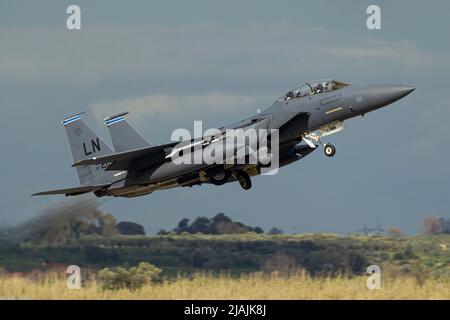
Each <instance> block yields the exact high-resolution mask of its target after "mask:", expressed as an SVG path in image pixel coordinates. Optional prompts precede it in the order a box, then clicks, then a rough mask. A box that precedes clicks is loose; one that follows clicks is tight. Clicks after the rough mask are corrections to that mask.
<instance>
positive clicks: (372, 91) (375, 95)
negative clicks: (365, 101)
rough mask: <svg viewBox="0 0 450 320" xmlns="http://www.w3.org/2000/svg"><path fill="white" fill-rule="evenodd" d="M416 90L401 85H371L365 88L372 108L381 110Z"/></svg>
mask: <svg viewBox="0 0 450 320" xmlns="http://www.w3.org/2000/svg"><path fill="white" fill-rule="evenodd" d="M415 89H416V88H415V87H411V86H402V85H386V84H382V85H371V86H368V87H367V88H366V90H367V95H368V96H369V100H370V102H371V104H372V106H373V107H374V108H381V107H384V106H386V105H388V104H391V103H392V102H394V101H397V100H399V99H401V98H403V97H405V96H407V95H408V94H410V93H411V92H413V91H414V90H415Z"/></svg>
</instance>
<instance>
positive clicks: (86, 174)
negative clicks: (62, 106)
mask: <svg viewBox="0 0 450 320" xmlns="http://www.w3.org/2000/svg"><path fill="white" fill-rule="evenodd" d="M62 124H63V126H64V127H65V129H66V133H67V138H68V139H69V144H70V149H71V151H72V156H73V160H74V162H77V161H78V160H82V159H85V158H87V157H96V156H104V155H108V154H112V153H113V150H112V149H111V147H110V146H108V145H107V144H106V143H105V142H104V141H103V140H102V139H101V138H100V137H99V136H98V135H97V134H95V133H94V132H93V131H92V130H91V129H90V128H89V127H88V126H87V125H86V124H85V123H84V121H83V120H82V119H81V113H80V114H77V115H74V116H71V117H68V118H66V119H64V120H63V121H62ZM76 169H77V173H78V178H79V179H80V184H81V185H82V186H86V185H100V184H106V183H111V182H112V181H113V180H114V179H113V178H114V177H113V176H114V174H115V172H114V171H105V170H104V169H105V168H104V166H103V165H97V166H78V167H76Z"/></svg>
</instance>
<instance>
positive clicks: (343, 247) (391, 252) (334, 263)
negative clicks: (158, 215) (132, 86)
mask: <svg viewBox="0 0 450 320" xmlns="http://www.w3.org/2000/svg"><path fill="white" fill-rule="evenodd" d="M449 248H450V235H443V234H442V235H436V236H413V237H406V236H401V237H384V236H378V237H374V236H360V235H355V236H339V235H335V234H304V235H287V234H283V235H266V234H256V233H245V234H230V235H205V234H189V233H182V234H174V233H172V234H170V235H164V236H161V235H160V236H120V235H116V236H113V237H103V236H100V235H89V236H81V237H80V238H79V239H78V242H77V243H72V244H70V245H64V246H49V245H40V244H31V243H21V244H15V245H5V246H0V266H2V267H3V268H5V270H6V271H8V272H17V271H20V272H30V271H33V270H48V269H51V266H52V265H66V266H67V265H72V264H75V265H78V266H80V267H81V268H87V269H97V270H99V269H102V268H105V267H117V266H135V265H138V264H139V262H142V261H145V262H149V263H151V264H154V265H155V266H157V267H158V268H161V269H163V270H164V271H163V273H164V275H166V276H170V277H174V276H176V275H177V274H178V273H180V272H181V273H195V272H199V271H204V270H207V271H212V272H214V273H220V272H221V271H224V270H229V271H230V272H232V273H233V274H241V273H249V272H258V271H264V270H266V271H274V270H279V269H283V270H286V269H296V268H302V269H304V270H306V271H307V272H308V273H309V274H310V275H313V276H325V275H339V274H342V275H344V274H345V275H361V274H364V273H365V268H367V266H368V265H370V264H377V265H380V266H381V267H382V269H383V270H384V269H389V270H390V271H392V272H396V273H398V274H413V272H414V268H415V266H416V265H417V264H419V265H421V266H423V268H425V269H426V270H428V272H429V273H430V274H431V275H433V276H435V277H441V276H445V275H446V276H449V267H448V266H449V265H450V250H449ZM44 262H45V263H46V265H45V266H43V263H44Z"/></svg>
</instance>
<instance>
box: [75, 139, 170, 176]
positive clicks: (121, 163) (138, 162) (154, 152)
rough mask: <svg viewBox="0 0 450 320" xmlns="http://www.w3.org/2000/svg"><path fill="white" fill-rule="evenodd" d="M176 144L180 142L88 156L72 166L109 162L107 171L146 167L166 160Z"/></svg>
mask: <svg viewBox="0 0 450 320" xmlns="http://www.w3.org/2000/svg"><path fill="white" fill-rule="evenodd" d="M176 144H178V142H173V143H168V144H163V145H159V146H154V147H148V148H141V149H135V150H131V151H124V152H119V153H113V154H110V155H106V156H102V157H93V158H87V159H83V160H79V161H77V162H75V163H74V164H73V165H72V166H73V167H76V166H83V165H101V164H105V163H108V164H109V165H108V167H107V168H106V170H107V171H114V170H139V169H144V168H147V167H150V166H151V165H153V164H156V163H159V162H163V161H166V159H165V156H166V154H167V153H168V152H169V151H170V150H171V149H172V148H173V146H175V145H176Z"/></svg>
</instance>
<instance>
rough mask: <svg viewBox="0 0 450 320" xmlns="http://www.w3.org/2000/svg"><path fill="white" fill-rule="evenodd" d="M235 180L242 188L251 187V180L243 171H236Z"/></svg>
mask: <svg viewBox="0 0 450 320" xmlns="http://www.w3.org/2000/svg"><path fill="white" fill-rule="evenodd" d="M235 175H236V180H237V181H238V182H239V184H240V185H241V187H242V189H244V190H248V189H250V188H251V187H252V180H250V177H249V175H248V174H247V172H245V171H236V172H235Z"/></svg>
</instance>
